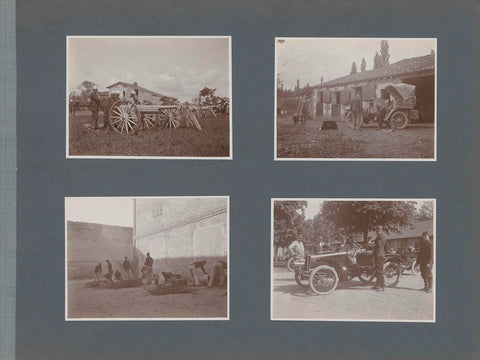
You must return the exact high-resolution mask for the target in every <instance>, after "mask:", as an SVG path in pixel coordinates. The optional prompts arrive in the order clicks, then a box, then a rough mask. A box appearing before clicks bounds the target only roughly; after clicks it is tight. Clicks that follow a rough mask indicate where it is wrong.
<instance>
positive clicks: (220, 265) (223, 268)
mask: <svg viewBox="0 0 480 360" xmlns="http://www.w3.org/2000/svg"><path fill="white" fill-rule="evenodd" d="M226 275H227V262H226V261H217V262H216V263H215V264H213V267H212V271H211V273H210V279H209V280H208V287H212V286H213V284H214V282H215V280H216V279H218V286H220V287H223V286H224V285H225V278H226Z"/></svg>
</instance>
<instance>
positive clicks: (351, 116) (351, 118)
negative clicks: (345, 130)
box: [345, 111, 355, 129]
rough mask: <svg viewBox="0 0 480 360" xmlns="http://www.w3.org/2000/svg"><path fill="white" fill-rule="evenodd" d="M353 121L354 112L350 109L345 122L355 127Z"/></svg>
mask: <svg viewBox="0 0 480 360" xmlns="http://www.w3.org/2000/svg"><path fill="white" fill-rule="evenodd" d="M353 121H354V117H353V113H352V112H351V111H349V112H348V113H347V115H345V122H346V123H347V125H348V127H350V128H352V129H353V128H354V127H355V124H354V123H353Z"/></svg>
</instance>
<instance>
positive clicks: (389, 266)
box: [383, 261, 402, 287]
mask: <svg viewBox="0 0 480 360" xmlns="http://www.w3.org/2000/svg"><path fill="white" fill-rule="evenodd" d="M383 274H384V276H385V286H387V287H395V286H397V284H398V282H399V281H400V276H401V275H402V269H401V268H400V266H399V265H398V264H397V263H395V262H393V261H387V262H386V263H385V264H383Z"/></svg>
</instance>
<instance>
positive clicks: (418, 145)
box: [275, 37, 437, 161]
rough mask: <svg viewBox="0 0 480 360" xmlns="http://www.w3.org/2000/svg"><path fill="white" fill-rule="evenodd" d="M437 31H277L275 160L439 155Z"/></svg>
mask: <svg viewBox="0 0 480 360" xmlns="http://www.w3.org/2000/svg"><path fill="white" fill-rule="evenodd" d="M436 51H437V39H436V38H418V39H416V38H411V39H401V38H314V37H312V38H275V80H276V81H275V84H276V85H275V86H276V89H275V107H276V109H275V160H378V161H381V160H389V161H393V160H398V161H402V160H410V161H412V160H415V161H436V149H437V144H436V129H437V124H436V122H437V119H436V78H437V72H436V63H437V62H436V57H437V55H436V54H437V53H436Z"/></svg>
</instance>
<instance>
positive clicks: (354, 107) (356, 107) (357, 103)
mask: <svg viewBox="0 0 480 360" xmlns="http://www.w3.org/2000/svg"><path fill="white" fill-rule="evenodd" d="M350 110H351V111H353V112H355V113H361V112H362V110H363V103H362V99H361V97H360V96H354V97H353V98H352V99H351V100H350Z"/></svg>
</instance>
